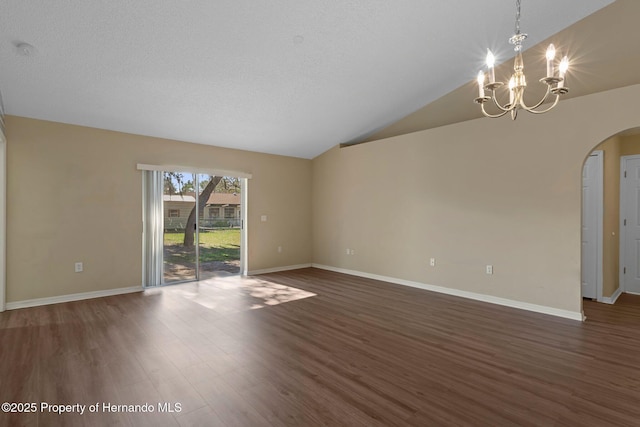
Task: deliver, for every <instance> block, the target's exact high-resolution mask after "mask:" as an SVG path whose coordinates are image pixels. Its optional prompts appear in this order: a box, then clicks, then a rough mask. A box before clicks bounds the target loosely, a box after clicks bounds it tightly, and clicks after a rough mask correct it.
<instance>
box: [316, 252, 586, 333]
mask: <svg viewBox="0 0 640 427" xmlns="http://www.w3.org/2000/svg"><path fill="white" fill-rule="evenodd" d="M311 266H312V267H314V268H320V269H323V270H329V271H335V272H337V273H344V274H350V275H352V276H359V277H365V278H367V279H374V280H380V281H383V282H389V283H395V284H397V285H403V286H410V287H412V288H419V289H423V290H425V291H431V292H438V293H441V294H447V295H453V296H456V297H461V298H467V299H472V300H476V301H483V302H488V303H491V304H497V305H504V306H506V307H512V308H518V309H520V310H527V311H533V312H536V313H542V314H549V315H551V316H557V317H563V318H565V319H571V320H578V321H580V322H581V321H584V319H585V317H584V315H583V314H582V313H581V312H576V311H569V310H561V309H559V308H553V307H547V306H544V305H538V304H530V303H528V302H522V301H515V300H510V299H506V298H500V297H494V296H491V295H485V294H477V293H475V292H467V291H462V290H459V289H453V288H445V287H443V286H435V285H427V284H425V283H419V282H412V281H410V280H404V279H397V278H395V277H387V276H380V275H378V274H371V273H365V272H362V271H356V270H348V269H345V268H337V267H331V266H328V265H322V264H315V263H313V264H311Z"/></svg>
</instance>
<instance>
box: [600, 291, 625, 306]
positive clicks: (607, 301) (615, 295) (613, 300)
mask: <svg viewBox="0 0 640 427" xmlns="http://www.w3.org/2000/svg"><path fill="white" fill-rule="evenodd" d="M620 295H622V288H618V289H616V291H615V292H614V293H613V295H611V296H610V297H603V298H602V302H603V303H605V304H615V303H616V300H617V299H618V297H619V296H620Z"/></svg>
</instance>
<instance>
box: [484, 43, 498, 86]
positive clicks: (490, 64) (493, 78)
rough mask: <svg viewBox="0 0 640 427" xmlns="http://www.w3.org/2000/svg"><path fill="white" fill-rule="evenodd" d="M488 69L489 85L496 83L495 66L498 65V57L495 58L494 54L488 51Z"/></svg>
mask: <svg viewBox="0 0 640 427" xmlns="http://www.w3.org/2000/svg"><path fill="white" fill-rule="evenodd" d="M486 62H487V68H488V69H489V83H495V82H496V71H495V68H494V66H495V65H496V57H495V56H493V53H492V52H491V51H490V50H489V49H487V59H486Z"/></svg>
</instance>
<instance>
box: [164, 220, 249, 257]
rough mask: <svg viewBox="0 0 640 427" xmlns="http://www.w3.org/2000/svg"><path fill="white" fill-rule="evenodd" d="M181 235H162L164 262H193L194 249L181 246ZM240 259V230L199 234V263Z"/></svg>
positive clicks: (182, 236) (168, 233)
mask: <svg viewBox="0 0 640 427" xmlns="http://www.w3.org/2000/svg"><path fill="white" fill-rule="evenodd" d="M183 240H184V234H183V233H171V232H167V233H164V245H165V261H166V262H170V263H178V264H179V263H184V262H195V248H185V247H184V246H182V242H183ZM239 259H240V229H237V228H235V229H228V230H214V231H204V232H203V231H201V232H200V262H209V261H234V260H239Z"/></svg>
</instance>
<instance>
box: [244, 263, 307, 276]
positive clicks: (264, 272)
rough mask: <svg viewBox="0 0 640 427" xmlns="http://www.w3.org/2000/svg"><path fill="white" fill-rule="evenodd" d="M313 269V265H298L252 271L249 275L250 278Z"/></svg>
mask: <svg viewBox="0 0 640 427" xmlns="http://www.w3.org/2000/svg"><path fill="white" fill-rule="evenodd" d="M309 267H313V264H311V263H308V264H296V265H287V266H284V267H273V268H263V269H261V270H252V271H250V272H249V273H248V275H249V276H255V275H256V274H266V273H277V272H279V271H289V270H299V269H301V268H309Z"/></svg>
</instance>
